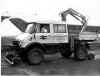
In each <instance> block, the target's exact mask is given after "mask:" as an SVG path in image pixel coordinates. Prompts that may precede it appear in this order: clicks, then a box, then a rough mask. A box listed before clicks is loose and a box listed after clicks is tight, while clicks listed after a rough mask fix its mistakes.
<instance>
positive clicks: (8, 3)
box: [0, 0, 100, 32]
mask: <svg viewBox="0 0 100 76" xmlns="http://www.w3.org/2000/svg"><path fill="white" fill-rule="evenodd" d="M68 8H73V9H74V10H76V11H78V12H80V13H82V14H83V15H84V16H86V17H87V18H88V25H96V26H100V21H99V20H100V2H99V0H0V10H1V11H0V13H1V15H4V14H9V15H11V16H15V17H21V18H23V19H24V20H26V21H34V20H41V19H45V20H56V21H58V20H60V16H59V13H60V12H62V11H64V10H67V9H68ZM67 22H68V23H69V24H80V22H78V21H77V20H75V19H74V18H73V17H71V16H68V17H67ZM3 28H4V29H5V28H6V29H8V28H7V27H3ZM4 29H3V30H4ZM8 30H9V29H8ZM11 32H12V31H11Z"/></svg>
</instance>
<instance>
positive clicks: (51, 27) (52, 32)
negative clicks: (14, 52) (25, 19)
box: [16, 21, 68, 47]
mask: <svg viewBox="0 0 100 76" xmlns="http://www.w3.org/2000/svg"><path fill="white" fill-rule="evenodd" d="M25 35H27V37H26V36H25ZM23 36H25V38H23V39H22V37H23ZM16 39H19V40H21V39H22V40H21V44H20V45H21V47H26V46H27V45H28V44H30V43H40V44H60V43H68V29H67V26H66V24H64V23H62V22H47V21H44V22H43V21H42V22H33V23H31V24H29V26H27V28H26V31H25V33H22V34H21V35H19V36H18V37H17V38H16Z"/></svg>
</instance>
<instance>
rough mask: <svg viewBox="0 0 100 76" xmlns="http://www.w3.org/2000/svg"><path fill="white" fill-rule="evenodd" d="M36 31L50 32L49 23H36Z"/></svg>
mask: <svg viewBox="0 0 100 76" xmlns="http://www.w3.org/2000/svg"><path fill="white" fill-rule="evenodd" d="M36 29H37V30H36V31H37V33H50V25H49V24H38V25H37V26H36Z"/></svg>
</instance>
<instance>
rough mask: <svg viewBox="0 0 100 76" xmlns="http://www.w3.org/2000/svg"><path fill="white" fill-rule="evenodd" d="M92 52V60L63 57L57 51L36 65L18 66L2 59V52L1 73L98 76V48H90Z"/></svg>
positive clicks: (37, 75) (99, 50)
mask: <svg viewBox="0 0 100 76" xmlns="http://www.w3.org/2000/svg"><path fill="white" fill-rule="evenodd" d="M92 52H93V53H95V55H96V56H95V59H94V60H86V61H81V62H78V61H74V60H73V59H65V58H63V57H61V55H60V54H59V53H57V54H54V55H47V56H46V61H45V62H44V63H42V64H41V65H37V66H34V65H33V66H32V65H31V66H30V65H28V64H25V63H23V64H20V65H18V66H9V65H8V64H7V63H6V62H5V61H4V60H3V54H4V53H2V61H1V74H2V75H28V76H33V75H34V76H44V75H46V76H47V75H61V76H100V49H96V50H92Z"/></svg>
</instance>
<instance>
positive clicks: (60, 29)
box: [53, 24, 66, 33]
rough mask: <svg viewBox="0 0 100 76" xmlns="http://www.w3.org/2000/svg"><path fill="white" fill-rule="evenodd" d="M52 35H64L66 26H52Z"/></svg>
mask: <svg viewBox="0 0 100 76" xmlns="http://www.w3.org/2000/svg"><path fill="white" fill-rule="evenodd" d="M53 28H54V33H66V25H65V24H54V25H53Z"/></svg>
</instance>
